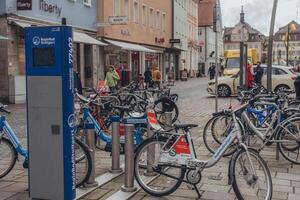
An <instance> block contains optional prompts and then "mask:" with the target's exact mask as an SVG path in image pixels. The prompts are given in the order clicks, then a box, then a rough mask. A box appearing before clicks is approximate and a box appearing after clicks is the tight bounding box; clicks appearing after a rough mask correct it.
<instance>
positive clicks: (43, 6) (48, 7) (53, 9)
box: [40, 0, 62, 17]
mask: <svg viewBox="0 0 300 200" xmlns="http://www.w3.org/2000/svg"><path fill="white" fill-rule="evenodd" d="M40 10H42V11H44V12H49V13H55V14H56V15H57V16H58V17H60V15H61V10H62V7H59V6H58V5H57V4H50V3H48V2H46V1H45V0H40Z"/></svg>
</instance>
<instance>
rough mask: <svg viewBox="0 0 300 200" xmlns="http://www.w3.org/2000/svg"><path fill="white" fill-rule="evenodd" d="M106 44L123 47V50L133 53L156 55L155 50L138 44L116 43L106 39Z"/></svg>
mask: <svg viewBox="0 0 300 200" xmlns="http://www.w3.org/2000/svg"><path fill="white" fill-rule="evenodd" d="M104 40H105V41H106V42H108V43H110V44H112V45H115V46H118V47H121V48H122V49H125V50H132V51H142V52H150V53H155V51H154V50H151V49H148V48H146V47H143V46H141V45H138V44H132V43H128V42H120V41H116V40H108V39H104Z"/></svg>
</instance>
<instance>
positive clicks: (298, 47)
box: [273, 21, 300, 65]
mask: <svg viewBox="0 0 300 200" xmlns="http://www.w3.org/2000/svg"><path fill="white" fill-rule="evenodd" d="M288 26H290V30H288ZM288 32H289V42H287V35H288ZM288 43H289V45H288ZM287 49H288V51H289V53H288V55H287ZM287 56H288V60H289V64H290V65H299V64H300V25H299V24H298V23H297V22H295V21H291V22H290V23H288V24H287V25H285V26H283V27H281V28H279V30H278V31H277V32H276V33H275V36H274V44H273V63H276V64H280V65H286V61H287Z"/></svg>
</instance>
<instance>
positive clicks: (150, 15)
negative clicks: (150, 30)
mask: <svg viewBox="0 0 300 200" xmlns="http://www.w3.org/2000/svg"><path fill="white" fill-rule="evenodd" d="M153 12H154V10H153V8H150V9H149V26H150V27H154V13H153Z"/></svg>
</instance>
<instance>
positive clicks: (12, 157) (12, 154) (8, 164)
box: [0, 137, 17, 178]
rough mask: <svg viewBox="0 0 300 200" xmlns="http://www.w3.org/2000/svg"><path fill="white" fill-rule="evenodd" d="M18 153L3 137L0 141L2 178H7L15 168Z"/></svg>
mask: <svg viewBox="0 0 300 200" xmlns="http://www.w3.org/2000/svg"><path fill="white" fill-rule="evenodd" d="M16 161H17V151H16V149H15V148H14V146H13V145H12V143H11V141H10V140H8V139H6V138H4V137H2V138H1V139H0V178H3V177H4V176H6V175H7V174H8V173H9V172H10V171H11V170H12V169H13V167H14V166H15V164H16Z"/></svg>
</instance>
